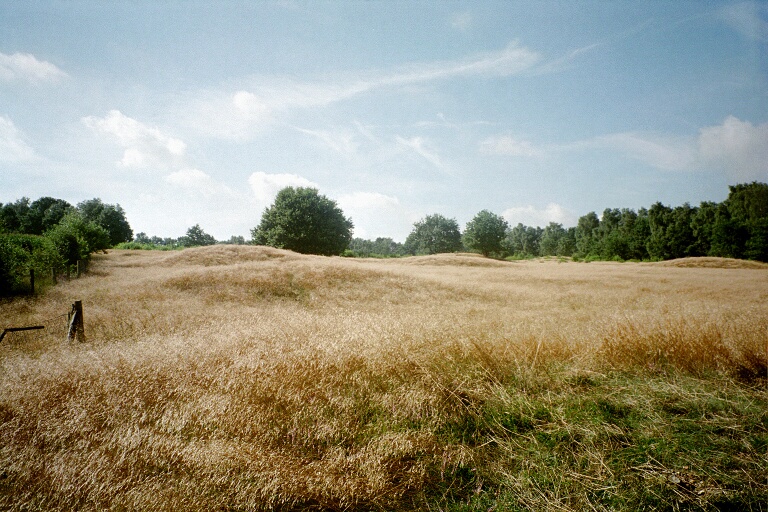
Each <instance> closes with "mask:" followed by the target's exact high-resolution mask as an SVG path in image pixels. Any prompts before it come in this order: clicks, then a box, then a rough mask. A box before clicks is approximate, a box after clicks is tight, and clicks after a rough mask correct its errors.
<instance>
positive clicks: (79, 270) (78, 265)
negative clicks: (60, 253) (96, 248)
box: [77, 260, 83, 279]
mask: <svg viewBox="0 0 768 512" xmlns="http://www.w3.org/2000/svg"><path fill="white" fill-rule="evenodd" d="M82 263H83V260H77V278H78V279H80V272H81V266H82Z"/></svg>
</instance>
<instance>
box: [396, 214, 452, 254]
mask: <svg viewBox="0 0 768 512" xmlns="http://www.w3.org/2000/svg"><path fill="white" fill-rule="evenodd" d="M462 249H463V245H462V243H461V231H460V230H459V224H458V223H457V222H456V220H455V219H448V218H446V217H443V216H442V215H440V214H439V213H436V214H434V215H427V216H426V217H424V218H423V219H421V220H419V221H417V222H415V223H414V224H413V230H412V231H411V233H410V234H409V235H408V238H406V240H405V250H406V251H407V252H408V253H410V254H439V253H444V252H457V251H460V250H462Z"/></svg>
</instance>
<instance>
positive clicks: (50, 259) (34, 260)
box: [0, 234, 64, 296]
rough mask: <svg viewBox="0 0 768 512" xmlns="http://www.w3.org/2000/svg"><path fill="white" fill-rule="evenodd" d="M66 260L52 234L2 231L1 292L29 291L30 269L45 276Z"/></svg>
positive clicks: (1, 294) (0, 236)
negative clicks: (41, 234)
mask: <svg viewBox="0 0 768 512" xmlns="http://www.w3.org/2000/svg"><path fill="white" fill-rule="evenodd" d="M63 263H64V262H63V259H62V257H61V255H60V254H59V252H58V251H57V249H56V246H55V245H54V243H53V241H52V240H51V239H50V238H47V237H42V236H38V235H16V234H13V235H2V234H0V296H5V295H12V294H14V293H18V292H21V291H26V290H27V280H28V278H29V271H30V270H34V271H35V274H36V275H37V276H45V275H48V274H49V273H50V271H51V269H52V268H59V267H61V266H63Z"/></svg>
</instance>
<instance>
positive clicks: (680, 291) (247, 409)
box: [0, 246, 768, 511]
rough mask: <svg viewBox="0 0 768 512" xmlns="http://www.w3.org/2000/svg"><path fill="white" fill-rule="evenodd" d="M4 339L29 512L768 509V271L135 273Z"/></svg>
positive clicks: (87, 287)
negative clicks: (70, 331) (80, 330)
mask: <svg viewBox="0 0 768 512" xmlns="http://www.w3.org/2000/svg"><path fill="white" fill-rule="evenodd" d="M750 267H754V268H750ZM74 300H82V301H83V307H84V312H85V314H84V317H85V333H86V336H87V342H85V343H67V342H65V341H64V336H65V326H66V318H63V317H62V315H63V314H66V312H67V311H68V310H69V307H70V304H71V303H72V302H73V301H74ZM0 318H2V322H3V325H0V328H2V327H10V326H25V325H35V324H45V325H46V329H45V330H44V331H31V332H27V333H12V334H10V335H8V336H7V337H6V339H5V340H4V341H3V343H2V344H1V345H0V509H3V510H35V509H40V510H75V509H77V510H110V509H111V510H201V511H202V510H205V511H208V510H452V511H463V510H483V511H487V510H499V511H500V510H755V511H757V510H760V511H766V510H768V480H767V479H766V478H767V477H766V468H768V455H767V453H768V392H767V390H766V366H767V365H768V266H765V265H760V264H754V265H751V266H750V265H747V264H746V263H741V262H734V261H732V260H718V259H710V258H703V259H693V260H681V261H675V262H666V263H657V264H650V263H623V264H622V263H597V262H593V263H575V262H558V261H555V260H550V261H543V260H536V261H520V262H500V261H494V260H488V259H484V258H481V257H479V256H475V255H439V256H430V257H414V258H404V259H396V260H360V259H342V258H322V257H312V256H302V255H298V254H294V253H290V252H286V251H280V250H276V249H270V248H264V247H248V246H214V247H208V248H199V249H188V250H184V251H181V252H172V253H166V252H155V251H112V252H110V253H109V254H108V255H99V256H96V257H95V258H94V261H93V262H92V264H91V267H90V272H89V274H87V275H86V276H85V277H83V278H81V279H79V280H73V281H71V282H65V283H60V284H59V285H58V286H56V287H54V288H51V289H49V290H48V291H47V292H46V293H45V295H43V296H42V297H38V298H34V299H29V298H25V299H17V300H14V301H12V302H3V303H0Z"/></svg>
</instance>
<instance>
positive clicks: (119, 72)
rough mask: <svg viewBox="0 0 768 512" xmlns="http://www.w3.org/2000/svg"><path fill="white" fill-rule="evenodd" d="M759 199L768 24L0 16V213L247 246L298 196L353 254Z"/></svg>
mask: <svg viewBox="0 0 768 512" xmlns="http://www.w3.org/2000/svg"><path fill="white" fill-rule="evenodd" d="M752 181H760V182H768V2H740V1H739V2H731V1H720V2H718V1H711V0H706V1H705V0H701V1H684V0H680V1H674V2H672V1H661V0H658V1H644V0H632V1H622V0H613V1H609V2H606V1H602V0H600V1H589V2H585V1H565V0H562V1H513V0H503V1H482V0H480V1H477V0H474V1H471V2H464V1H461V0H451V1H436V0H433V1H418V0H414V1H397V0H388V1H383V0H381V1H377V0H368V1H341V0H337V1H330V0H317V1H298V0H296V1H293V0H283V1H274V2H271V1H253V2H246V1H227V0H224V1H194V0H188V1H181V0H179V1H164V0H156V1H130V2H129V1H112V2H101V1H90V2H87V1H78V0H67V1H34V0H28V1H24V2H19V1H16V0H0V202H3V203H8V202H12V201H15V200H17V199H19V198H21V197H29V198H30V199H32V200H34V199H37V198H39V197H43V196H51V197H55V198H61V199H65V200H67V201H69V202H70V203H72V204H77V203H78V202H81V201H84V200H87V199H91V198H94V197H98V198H101V199H102V200H103V201H104V202H105V203H109V204H120V205H121V206H122V207H123V209H124V210H125V212H126V216H127V218H128V221H129V223H130V224H131V227H132V228H133V230H134V233H138V232H144V233H147V234H148V235H149V236H160V237H174V238H176V237H179V236H182V235H184V234H185V233H186V230H187V229H188V228H189V227H191V226H193V225H195V224H199V225H200V226H201V227H202V228H203V230H205V232H207V233H209V234H212V235H213V236H214V237H216V238H217V239H219V240H228V239H229V238H230V237H231V236H244V237H245V238H246V239H250V232H251V229H253V228H254V227H256V226H257V225H258V224H259V221H260V219H261V215H262V213H263V212H264V209H265V208H266V207H268V206H270V205H271V204H272V202H273V200H274V197H275V195H276V193H277V192H278V191H279V190H280V189H281V188H283V187H286V186H309V187H315V188H317V189H318V190H319V192H320V193H321V194H323V195H325V196H327V197H329V198H330V199H333V200H334V201H336V202H337V204H338V205H339V206H340V207H341V209H342V210H343V211H344V213H345V215H346V216H348V217H351V219H352V221H353V223H354V225H355V228H354V235H355V236H357V237H362V238H368V239H375V238H377V237H390V238H393V239H394V240H395V241H400V242H402V241H404V240H405V238H406V237H407V236H408V234H409V233H410V231H411V229H412V228H413V223H414V222H416V221H418V220H420V219H422V218H423V217H425V216H426V215H430V214H434V213H439V214H441V215H444V216H446V217H448V218H453V219H456V221H457V222H458V223H459V226H460V227H461V228H462V229H463V227H464V226H465V225H466V223H467V222H468V221H470V220H471V219H472V218H473V217H474V216H475V215H476V214H477V213H478V212H479V211H481V210H489V211H491V212H494V213H496V214H499V215H502V216H504V218H505V219H507V221H508V222H509V223H510V225H516V224H518V223H523V224H525V225H528V226H541V227H544V226H546V225H547V224H548V223H550V222H557V223H560V224H563V225H564V226H565V227H569V226H575V225H576V223H577V221H578V218H579V217H580V216H582V215H585V214H586V213H588V212H591V211H595V212H597V213H598V215H600V214H601V213H602V211H603V210H604V209H606V208H632V209H635V210H637V209H639V208H641V207H649V206H651V205H652V204H653V203H655V202H657V201H660V202H662V203H664V204H666V205H669V206H678V205H682V204H683V203H685V202H688V203H690V204H692V205H698V204H699V203H701V202H702V201H716V202H720V201H722V200H724V199H725V198H726V197H727V195H728V185H734V184H737V183H747V182H752Z"/></svg>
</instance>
